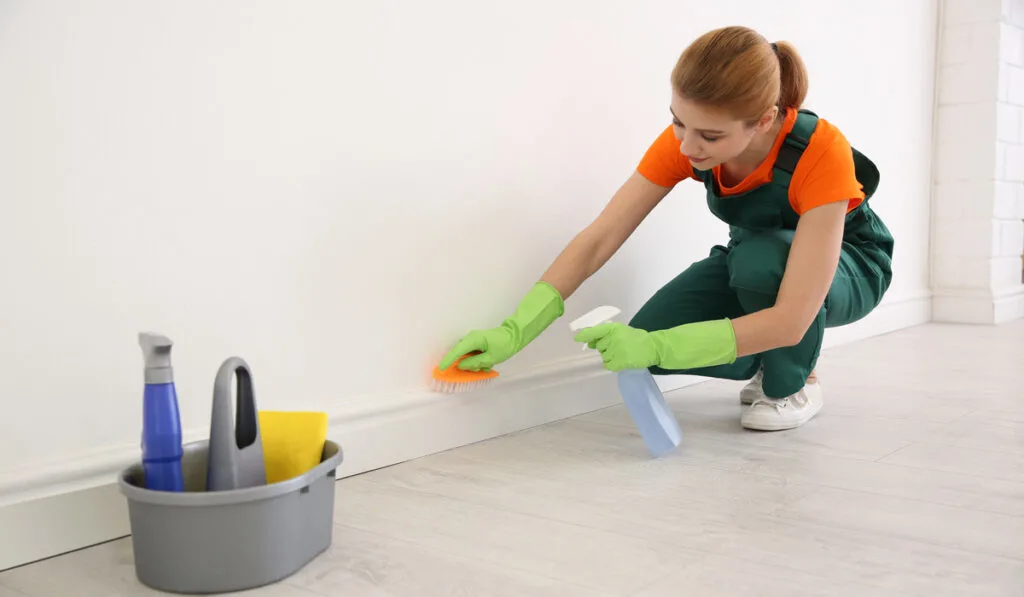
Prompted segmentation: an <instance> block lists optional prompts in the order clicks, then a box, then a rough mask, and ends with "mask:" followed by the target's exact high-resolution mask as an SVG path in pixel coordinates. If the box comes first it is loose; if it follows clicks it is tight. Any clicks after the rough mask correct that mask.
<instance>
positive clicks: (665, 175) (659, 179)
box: [636, 125, 695, 188]
mask: <svg viewBox="0 0 1024 597" xmlns="http://www.w3.org/2000/svg"><path fill="white" fill-rule="evenodd" d="M636 169H637V172H639V173H640V174H642V175H643V177H644V178H646V179H647V180H649V181H651V182H653V183H654V184H656V185H660V186H663V187H667V188H672V187H674V186H676V184H678V183H679V182H680V181H682V180H685V179H687V178H695V177H694V174H693V167H692V166H691V165H690V162H689V160H687V159H686V157H685V156H683V154H682V153H681V152H680V151H679V141H678V140H677V139H676V136H675V133H673V132H672V125H669V126H668V127H666V128H665V130H664V131H662V133H661V134H660V135H658V138H657V139H655V140H654V143H652V144H651V146H650V147H649V148H648V149H647V153H645V154H644V156H643V159H641V160H640V164H639V165H638V166H637V168H636Z"/></svg>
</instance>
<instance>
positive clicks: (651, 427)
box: [569, 306, 683, 458]
mask: <svg viewBox="0 0 1024 597" xmlns="http://www.w3.org/2000/svg"><path fill="white" fill-rule="evenodd" d="M620 312H621V311H620V310H619V308H618V307H611V306H603V307H598V308H596V309H594V310H593V311H590V312H589V313H587V314H585V315H583V316H582V317H580V318H579V319H577V320H575V321H573V322H572V323H570V324H569V329H571V330H572V331H574V332H575V331H579V330H581V329H583V328H588V327H592V326H596V325H600V324H602V323H604V322H606V321H609V320H610V319H611V318H613V317H615V316H616V315H618V314H619V313H620ZM586 348H587V345H586V344H584V345H583V349H584V350H586ZM618 385H619V393H620V394H622V401H623V402H624V403H625V404H626V409H627V410H628V411H629V414H630V416H631V417H633V422H634V423H635V424H636V427H637V430H638V431H639V432H640V437H642V438H643V440H644V444H645V445H646V446H647V450H648V451H649V452H650V453H651V456H653V457H655V458H658V457H660V456H664V455H665V454H667V453H669V452H671V451H672V450H674V449H675V448H676V447H678V446H679V443H680V442H681V441H682V439H683V430H682V429H681V428H680V427H679V421H677V420H676V417H675V415H674V414H672V410H671V409H670V408H669V407H668V404H666V403H665V396H664V394H662V393H661V389H660V388H659V387H658V383H657V382H656V381H654V376H653V375H651V372H650V371H648V370H647V369H633V370H626V371H619V373H618Z"/></svg>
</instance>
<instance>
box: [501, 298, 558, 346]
mask: <svg viewBox="0 0 1024 597" xmlns="http://www.w3.org/2000/svg"><path fill="white" fill-rule="evenodd" d="M564 313H565V302H564V301H563V300H562V295H561V294H559V293H558V290H556V289H555V287H554V286H552V285H551V284H549V283H547V282H544V281H539V282H537V283H536V284H534V285H533V287H532V288H530V291H529V292H527V293H526V295H525V296H524V297H523V298H522V300H521V301H519V306H518V307H517V308H516V312H515V313H514V314H513V315H511V316H510V317H508V318H507V319H506V320H505V322H504V325H503V327H505V328H507V329H508V330H509V331H511V332H512V334H513V337H514V341H515V345H516V350H517V351H518V350H522V349H523V348H524V347H525V346H526V345H527V344H529V343H530V342H532V341H533V340H534V339H535V338H536V337H537V336H539V335H540V334H541V333H542V332H543V331H544V330H546V329H547V328H548V326H550V325H551V324H552V323H554V322H555V321H556V320H557V319H558V318H559V317H561V316H562V315H563V314H564Z"/></svg>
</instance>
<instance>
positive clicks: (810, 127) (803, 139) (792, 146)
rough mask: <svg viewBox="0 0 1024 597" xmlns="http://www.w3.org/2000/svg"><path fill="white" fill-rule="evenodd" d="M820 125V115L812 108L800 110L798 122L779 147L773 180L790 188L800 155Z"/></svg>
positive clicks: (797, 117)
mask: <svg viewBox="0 0 1024 597" xmlns="http://www.w3.org/2000/svg"><path fill="white" fill-rule="evenodd" d="M817 126H818V115H817V114H815V113H814V112H811V111H810V110H800V111H799V112H798V113H797V116H796V123H795V124H794V125H793V130H791V131H790V132H789V134H788V135H786V138H785V140H783V142H782V147H780V148H779V155H778V157H777V158H776V159H775V166H774V167H773V170H772V182H774V183H775V184H777V185H781V186H782V187H784V188H787V189H788V188H789V181H790V180H792V179H793V172H794V171H795V170H796V165H797V163H798V162H799V161H800V156H802V155H803V153H804V150H805V149H807V144H808V143H810V141H811V134H813V133H814V129H815V128H816V127H817Z"/></svg>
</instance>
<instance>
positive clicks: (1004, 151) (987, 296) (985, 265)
mask: <svg viewBox="0 0 1024 597" xmlns="http://www.w3.org/2000/svg"><path fill="white" fill-rule="evenodd" d="M944 2H945V4H944V10H943V18H942V39H943V43H942V46H941V51H940V55H939V60H940V71H939V77H938V79H939V107H938V121H937V137H936V138H937V141H938V146H937V153H936V156H937V158H936V159H937V162H936V166H937V168H936V173H935V229H934V238H933V253H934V258H935V264H934V272H933V273H934V276H935V278H934V291H935V310H934V311H935V313H934V314H935V318H936V319H938V320H940V321H955V322H969V323H997V322H1001V321H1005V320H1008V319H1014V318H1018V317H1024V285H1022V284H1021V265H1022V264H1021V259H1022V253H1024V222H1022V220H1024V0H944Z"/></svg>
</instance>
